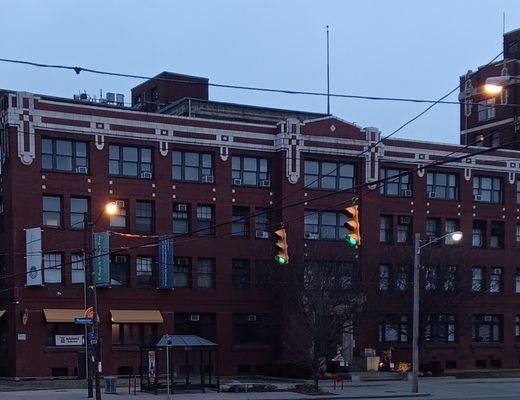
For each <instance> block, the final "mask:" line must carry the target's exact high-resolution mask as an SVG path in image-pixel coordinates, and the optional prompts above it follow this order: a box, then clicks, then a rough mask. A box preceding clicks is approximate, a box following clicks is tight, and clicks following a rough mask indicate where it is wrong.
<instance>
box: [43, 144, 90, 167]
mask: <svg viewBox="0 0 520 400" xmlns="http://www.w3.org/2000/svg"><path fill="white" fill-rule="evenodd" d="M42 169H43V170H45V171H58V172H73V173H76V174H87V173H88V153H87V143H86V142H76V141H72V140H63V139H51V138H42Z"/></svg>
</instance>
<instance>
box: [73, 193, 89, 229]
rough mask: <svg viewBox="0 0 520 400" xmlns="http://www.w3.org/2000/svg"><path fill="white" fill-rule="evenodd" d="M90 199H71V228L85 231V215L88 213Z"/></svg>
mask: <svg viewBox="0 0 520 400" xmlns="http://www.w3.org/2000/svg"><path fill="white" fill-rule="evenodd" d="M88 209H89V207H88V199H87V198H84V197H71V198H70V227H71V229H85V224H84V223H83V222H84V221H83V220H84V215H85V213H88Z"/></svg>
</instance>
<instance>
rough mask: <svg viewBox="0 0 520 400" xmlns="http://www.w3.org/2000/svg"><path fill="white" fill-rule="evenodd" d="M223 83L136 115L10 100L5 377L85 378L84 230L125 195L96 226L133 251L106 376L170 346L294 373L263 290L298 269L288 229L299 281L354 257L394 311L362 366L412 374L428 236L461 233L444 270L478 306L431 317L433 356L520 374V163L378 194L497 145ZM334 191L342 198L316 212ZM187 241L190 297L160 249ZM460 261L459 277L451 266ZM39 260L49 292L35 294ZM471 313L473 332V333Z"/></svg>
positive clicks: (115, 260)
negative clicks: (354, 244)
mask: <svg viewBox="0 0 520 400" xmlns="http://www.w3.org/2000/svg"><path fill="white" fill-rule="evenodd" d="M207 84H208V81H207V80H206V79H203V78H197V77H186V76H182V75H177V74H171V73H162V74H160V75H158V77H157V78H156V79H152V80H150V81H147V82H145V83H143V84H142V85H140V86H138V87H136V88H134V89H133V90H132V103H133V106H132V107H131V108H130V107H124V106H117V105H113V104H106V103H103V104H101V103H99V102H89V101H86V100H80V99H78V100H68V99H63V98H55V97H50V96H45V95H36V94H32V93H27V92H9V91H5V92H3V96H2V102H1V104H2V108H1V112H0V133H1V134H0V140H1V175H0V177H1V181H0V189H1V192H0V195H1V204H2V208H1V210H2V214H1V224H0V227H1V232H0V240H1V241H0V252H1V253H0V254H1V259H0V260H1V264H0V265H1V270H0V277H1V280H0V283H1V287H0V310H1V311H0V314H1V315H0V352H1V356H0V375H7V376H20V377H24V376H50V375H70V376H72V375H75V374H76V370H75V367H76V366H77V365H78V352H80V351H81V350H82V346H80V342H77V345H76V346H74V345H69V346H64V345H62V344H63V341H64V340H65V341H66V340H72V341H74V340H77V337H78V336H80V335H81V334H82V328H78V326H76V325H74V324H73V319H74V317H75V316H77V315H78V314H81V310H82V309H83V307H84V294H83V293H84V292H83V281H84V270H83V269H82V268H83V265H82V262H81V259H82V252H83V237H84V230H83V226H82V223H81V217H82V214H83V212H84V211H89V212H90V213H91V214H92V216H93V219H96V217H97V216H98V215H101V213H102V210H103V206H104V204H106V203H107V202H109V201H117V202H118V205H119V207H120V208H119V209H120V212H119V215H117V216H113V217H108V216H104V215H101V217H100V218H99V221H98V222H97V224H96V225H95V228H94V230H95V231H96V232H102V231H109V232H110V250H111V251H113V252H114V254H113V255H112V256H111V260H110V284H109V286H108V287H100V288H98V290H97V293H98V303H99V319H100V325H99V327H100V336H101V337H102V338H103V342H102V355H103V373H104V374H115V373H128V372H130V371H133V372H137V367H138V365H139V345H141V344H145V343H148V342H153V340H155V339H156V338H157V337H160V336H161V335H162V334H165V333H183V334H198V335H199V336H202V337H205V338H207V339H210V340H214V341H216V342H218V344H219V346H220V366H221V371H222V373H225V374H234V373H242V372H255V371H256V372H262V371H265V366H266V365H269V364H272V363H275V362H277V361H281V360H283V359H284V354H283V352H282V351H281V350H282V348H281V344H280V340H279V337H280V332H281V331H283V329H284V327H283V325H282V324H281V322H280V321H282V320H283V318H281V315H280V313H281V309H282V307H280V304H279V299H277V298H273V296H272V293H271V292H270V291H269V289H268V288H265V287H264V286H263V285H262V284H261V278H262V274H263V271H265V268H279V267H277V266H275V265H274V263H273V262H272V245H273V243H272V239H271V233H270V232H271V231H272V230H273V227H274V226H276V224H278V223H279V222H280V221H290V222H289V223H288V224H287V232H288V237H289V239H288V240H289V246H290V255H291V262H290V264H289V265H288V266H286V267H284V268H291V266H293V265H298V262H299V261H305V260H312V259H319V260H327V258H330V259H331V260H333V261H334V262H346V263H352V264H354V265H356V266H358V267H359V270H360V271H361V277H362V280H365V281H366V282H368V283H369V284H372V288H373V289H374V290H373V293H374V294H375V296H376V299H377V301H379V302H380V303H387V304H390V305H391V306H392V308H391V309H390V310H387V311H385V314H383V313H376V312H374V313H371V314H370V315H371V317H370V318H366V319H365V320H364V321H360V322H359V323H358V325H357V326H356V330H355V333H354V338H355V341H352V340H350V341H348V340H347V341H346V344H347V345H348V346H347V347H348V351H347V353H348V354H346V356H347V357H350V356H351V355H352V354H353V355H354V356H355V355H359V354H361V352H362V350H363V349H364V348H367V347H375V348H377V349H379V350H380V349H383V348H387V347H388V346H393V347H394V348H395V352H394V354H395V356H394V359H395V360H408V359H409V357H410V343H409V339H410V337H411V319H410V317H409V315H410V314H411V309H410V305H409V303H410V302H409V299H411V292H410V290H409V289H410V276H411V275H410V269H409V265H410V264H411V260H412V246H411V241H412V235H413V233H414V232H420V233H421V234H422V235H423V237H424V238H426V237H427V236H429V237H432V236H434V237H439V236H441V235H443V234H444V233H446V232H449V231H453V230H457V229H460V230H462V232H463V233H464V239H463V241H462V243H461V244H460V245H453V244H451V243H449V242H445V241H442V242H441V243H440V244H439V246H437V247H436V249H435V251H437V253H442V254H444V255H448V260H447V261H446V260H445V259H443V261H442V263H441V262H440V261H439V263H438V264H436V263H434V264H435V268H439V271H440V270H441V269H442V270H444V269H446V268H447V270H448V271H449V272H450V275H449V276H450V279H454V280H456V282H466V283H467V285H462V284H460V286H457V287H470V288H471V290H470V291H471V292H472V296H471V298H470V299H469V300H467V301H464V302H461V303H460V304H457V312H453V313H452V312H451V311H450V314H449V315H448V314H446V315H444V314H443V315H435V318H433V316H432V319H431V320H428V321H429V322H428V324H429V328H428V329H429V330H430V332H434V333H435V334H432V333H430V336H429V338H430V340H428V341H427V343H426V344H425V345H424V351H423V352H422V354H421V359H422V362H423V363H429V362H432V361H433V362H438V363H441V365H442V367H452V368H453V367H456V368H472V367H475V366H499V365H500V366H502V367H517V366H518V363H519V353H518V349H517V340H519V339H520V320H519V315H518V314H520V312H519V311H518V310H519V308H518V306H519V305H520V299H519V296H520V294H519V292H520V272H519V271H520V270H519V267H520V265H518V263H517V258H518V255H517V252H518V251H519V250H517V248H519V247H520V224H519V218H520V211H519V210H520V207H519V203H520V184H518V176H517V172H520V153H518V152H516V151H511V150H499V151H495V152H493V153H489V154H482V155H475V156H472V157H468V158H464V159H459V160H453V161H451V162H448V163H446V164H444V165H442V166H438V167H436V168H433V169H419V170H418V171H414V172H410V174H409V175H404V176H402V177H399V178H394V179H393V180H392V181H391V182H388V183H387V184H385V185H383V186H381V185H377V184H375V183H373V184H371V182H375V181H377V180H378V179H380V178H381V177H387V178H388V177H391V176H394V175H395V174H396V173H397V172H398V171H407V170H412V169H414V168H418V167H422V166H425V165H426V164H428V163H431V162H432V161H435V160H439V159H442V158H443V157H445V156H446V155H448V154H451V153H453V152H455V154H454V155H465V154H471V153H473V152H475V151H478V150H481V148H479V147H469V148H465V149H462V150H459V149H460V146H457V145H452V144H442V143H430V142H421V141H413V140H404V139H391V140H384V141H382V142H380V141H379V139H380V132H379V131H378V129H376V128H370V127H368V128H361V127H359V126H356V125H354V124H351V123H348V122H345V121H343V120H341V119H340V118H337V117H334V116H328V115H324V114H313V113H305V112H297V111H290V110H279V109H269V108H262V107H252V106H245V105H237V104H230V103H219V102H213V101H209V100H208V87H207ZM451 155H452V156H453V154H451ZM365 184H366V185H365ZM359 185H363V186H362V187H359ZM380 186H381V187H380ZM350 187H352V188H354V189H353V190H352V191H351V192H349V193H337V194H334V191H337V190H341V189H346V188H350ZM324 193H331V196H329V197H326V198H322V199H319V200H313V198H314V197H317V196H319V195H322V194H324ZM353 197H358V198H359V202H360V203H359V204H360V205H361V218H362V235H363V244H362V246H361V247H360V249H359V250H353V249H351V248H348V247H347V246H346V245H345V243H344V241H343V240H342V233H343V228H342V223H343V221H342V217H341V214H340V211H341V210H342V209H343V208H344V204H342V201H344V203H345V204H351V202H352V198H353ZM305 201H306V202H305ZM298 202H299V203H300V204H299V205H297V206H291V207H286V208H281V207H283V206H286V205H288V204H292V203H298ZM263 209H265V210H266V213H265V214H261V215H259V216H258V217H255V218H252V219H245V220H244V222H243V223H241V222H235V223H233V224H226V222H229V221H231V220H232V219H236V218H238V217H240V216H245V215H248V214H250V213H253V212H257V211H258V210H263ZM311 211H318V212H315V213H311ZM31 228H41V240H39V239H36V241H38V242H40V245H41V255H40V253H39V248H36V250H34V247H33V246H31V247H28V246H29V245H32V244H34V241H35V239H33V240H27V235H28V233H27V232H26V231H25V230H26V229H31ZM192 231H197V233H192V234H190V232H192ZM183 233H187V234H186V235H185V236H180V237H179V238H178V239H174V257H175V258H174V282H173V283H174V284H173V286H174V288H173V290H164V289H157V285H158V283H157V282H158V269H157V246H154V245H153V243H152V242H151V237H152V238H153V237H155V236H156V235H172V234H175V235H181V234H183ZM130 234H131V235H133V236H130ZM29 242H31V243H29ZM138 245H146V246H144V247H137V248H134V246H138ZM28 249H29V250H28ZM461 251H463V252H464V257H463V259H460V257H459V258H458V259H457V263H460V264H455V261H454V260H455V259H456V258H455V257H453V259H449V256H450V254H452V252H453V254H455V253H456V252H459V253H460V252H461ZM437 253H435V252H434V253H433V254H437ZM35 254H36V257H37V258H39V257H41V259H42V266H43V268H44V270H43V273H42V284H41V285H40V284H38V285H28V282H29V280H30V279H32V278H30V277H31V276H32V275H31V273H26V271H27V260H28V259H29V258H30V257H32V256H34V255H35ZM439 260H440V259H439ZM463 264H464V265H463ZM33 272H34V271H33ZM429 274H430V279H431V278H432V276H433V272H429ZM439 276H441V274H440V273H439ZM450 282H451V281H450ZM450 282H448V283H450ZM424 285H425V290H429V288H428V286H426V285H427V282H425V283H424ZM438 287H444V288H445V290H446V293H448V292H451V291H452V290H453V289H454V287H455V286H453V287H452V286H451V283H450V284H449V285H447V286H446V282H442V283H441V282H438ZM430 289H431V288H430ZM398 295H400V296H401V297H398ZM403 296H404V297H403ZM381 299H385V301H381ZM392 299H393V300H392ZM403 299H404V300H403ZM369 301H373V298H370V297H369ZM368 309H370V307H369V308H368ZM128 310H130V311H131V313H130V314H129V313H128V312H125V311H128ZM287 311H290V310H286V312H287ZM368 315H369V312H368V311H367V316H368ZM462 315H468V316H469V317H468V318H469V321H470V324H471V328H472V329H469V330H468V331H466V330H465V329H462V328H460V329H459V322H461V321H463V320H464V321H465V320H466V319H463V318H462V317H461V316H462ZM460 325H461V326H462V323H460ZM69 344H70V343H69ZM72 344H74V343H72Z"/></svg>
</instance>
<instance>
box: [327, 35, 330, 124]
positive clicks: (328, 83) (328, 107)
mask: <svg viewBox="0 0 520 400" xmlns="http://www.w3.org/2000/svg"><path fill="white" fill-rule="evenodd" d="M327 115H330V79H329V26H328V25H327Z"/></svg>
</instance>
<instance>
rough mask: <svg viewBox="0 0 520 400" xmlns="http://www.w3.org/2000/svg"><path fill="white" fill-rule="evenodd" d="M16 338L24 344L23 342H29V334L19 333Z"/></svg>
mask: <svg viewBox="0 0 520 400" xmlns="http://www.w3.org/2000/svg"><path fill="white" fill-rule="evenodd" d="M16 338H17V339H18V340H19V341H21V342H23V341H25V340H27V333H19V334H18V335H16Z"/></svg>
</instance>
